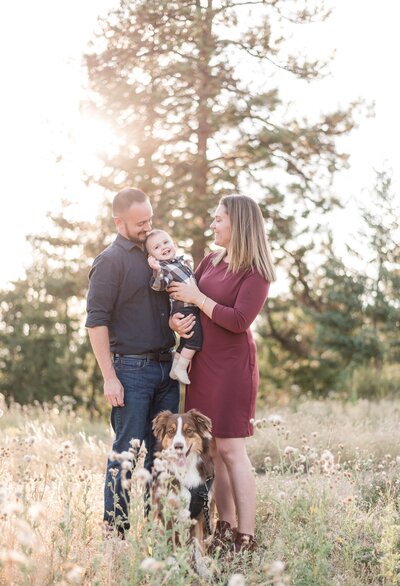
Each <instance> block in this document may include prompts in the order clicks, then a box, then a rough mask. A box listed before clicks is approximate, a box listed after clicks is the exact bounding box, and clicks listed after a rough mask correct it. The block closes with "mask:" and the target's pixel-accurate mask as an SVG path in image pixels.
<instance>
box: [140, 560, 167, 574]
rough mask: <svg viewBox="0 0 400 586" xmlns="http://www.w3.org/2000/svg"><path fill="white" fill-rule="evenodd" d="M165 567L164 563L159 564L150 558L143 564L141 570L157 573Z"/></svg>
mask: <svg viewBox="0 0 400 586" xmlns="http://www.w3.org/2000/svg"><path fill="white" fill-rule="evenodd" d="M163 566H164V564H163V563H162V562H159V561H157V560H155V559H154V558H152V557H148V558H145V559H144V560H143V561H142V562H141V564H140V569H141V570H142V571H143V572H157V571H158V570H161V569H162V567H163Z"/></svg>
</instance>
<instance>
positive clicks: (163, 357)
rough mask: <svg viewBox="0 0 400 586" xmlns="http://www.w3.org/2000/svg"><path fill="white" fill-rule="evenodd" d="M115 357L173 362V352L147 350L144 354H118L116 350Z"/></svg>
mask: <svg viewBox="0 0 400 586" xmlns="http://www.w3.org/2000/svg"><path fill="white" fill-rule="evenodd" d="M113 355H114V358H124V357H125V358H137V359H138V360H156V361H157V362H171V360H172V352H170V351H169V350H167V351H163V352H145V353H144V354H118V353H117V352H114V354H113Z"/></svg>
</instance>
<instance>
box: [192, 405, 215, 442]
mask: <svg viewBox="0 0 400 586" xmlns="http://www.w3.org/2000/svg"><path fill="white" fill-rule="evenodd" d="M188 414H189V415H191V416H192V419H193V421H194V422H195V424H196V427H197V430H198V432H199V433H200V435H203V436H207V435H209V436H211V427H212V423H211V419H210V418H209V417H207V415H203V413H200V411H198V410H197V409H190V411H188Z"/></svg>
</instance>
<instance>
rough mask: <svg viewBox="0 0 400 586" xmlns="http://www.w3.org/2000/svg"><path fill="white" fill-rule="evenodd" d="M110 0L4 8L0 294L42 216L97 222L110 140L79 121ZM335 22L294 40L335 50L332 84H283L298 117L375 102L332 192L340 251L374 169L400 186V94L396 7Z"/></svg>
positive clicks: (354, 7) (27, 256)
mask: <svg viewBox="0 0 400 586" xmlns="http://www.w3.org/2000/svg"><path fill="white" fill-rule="evenodd" d="M113 5H115V0H85V2H82V1H81V0H68V1H67V0H38V1H37V2H32V1H31V0H20V1H19V2H1V3H0V55H1V57H0V60H1V71H2V77H3V84H2V88H3V89H2V92H1V94H0V152H1V159H0V161H1V190H2V194H1V199H0V201H1V208H0V249H1V250H2V254H1V271H0V287H3V286H6V284H7V283H8V282H10V281H12V280H13V279H17V278H21V277H23V275H24V267H26V266H29V264H30V262H31V251H30V247H29V245H28V243H27V240H26V235H27V234H31V233H37V232H39V231H40V230H42V229H45V227H46V214H47V213H48V212H51V211H58V210H59V209H60V206H61V200H62V199H66V200H68V201H72V202H76V205H75V209H76V214H77V217H87V218H89V217H91V216H92V215H93V216H94V215H95V214H96V210H97V207H98V206H99V204H100V202H101V201H102V199H103V193H102V192H100V190H98V189H95V188H92V189H89V188H88V187H87V186H86V185H85V184H84V183H83V182H82V173H83V169H84V168H86V169H87V168H92V169H93V168H94V167H95V166H96V164H98V163H97V160H96V157H95V151H96V148H97V147H98V146H100V147H101V146H106V145H107V141H110V140H111V137H112V129H110V128H108V127H106V126H105V125H104V123H101V122H100V121H99V120H89V119H88V118H85V117H84V116H83V114H81V112H80V109H79V104H80V101H81V100H82V99H83V98H84V90H83V86H84V84H85V75H84V72H83V71H82V67H81V63H82V54H83V52H84V51H85V48H86V46H87V43H88V41H89V40H90V38H91V37H92V33H93V30H94V28H95V25H96V21H97V18H98V15H99V13H102V14H104V13H105V12H106V11H107V9H108V8H110V7H112V6H113ZM330 5H332V7H333V14H332V16H331V17H330V18H329V20H328V21H327V22H325V23H323V24H321V25H319V24H318V25H316V24H312V25H307V27H305V26H303V27H300V28H299V29H297V32H296V35H295V37H294V39H293V43H294V45H295V46H298V47H301V48H303V47H304V49H306V50H307V51H308V52H309V53H311V54H314V55H316V56H321V57H324V56H327V55H329V54H330V53H331V52H332V51H333V50H334V49H336V54H335V59H334V61H333V63H332V64H331V67H330V69H331V76H330V77H329V78H328V79H325V80H323V81H318V82H313V83H312V84H306V83H303V84H300V86H299V84H296V85H294V84H293V81H292V80H291V79H289V76H286V77H285V76H280V77H279V84H280V89H281V90H282V93H283V95H284V96H285V97H286V98H287V99H289V100H291V101H292V102H293V103H294V105H295V107H298V108H299V112H305V113H307V114H309V115H312V114H314V113H317V112H324V111H325V112H326V111H329V110H330V109H333V108H335V107H337V106H346V104H348V103H349V102H351V101H353V100H355V99H357V98H359V97H363V98H364V99H365V100H366V102H367V103H372V102H374V103H375V117H374V118H366V117H365V118H363V119H362V120H361V122H360V128H359V129H358V130H357V131H355V132H353V133H352V135H351V136H350V137H348V138H346V139H343V140H342V143H341V146H342V148H343V149H344V150H345V151H346V152H348V153H349V154H350V168H349V169H348V170H347V171H345V172H342V173H341V174H340V175H339V176H338V177H337V179H336V182H335V186H336V189H337V191H338V193H340V195H341V196H342V198H343V200H344V202H345V204H346V205H345V210H344V211H342V212H338V213H336V214H335V215H334V216H333V217H332V220H331V221H332V222H333V225H334V228H335V229H336V230H337V231H343V240H345V238H346V234H347V233H351V230H352V229H354V226H355V223H356V222H355V220H356V218H355V215H356V214H357V208H356V206H355V201H356V200H360V199H362V198H363V197H366V198H367V197H368V192H369V191H371V190H372V187H373V184H374V176H375V173H374V169H381V168H382V166H383V165H386V166H388V167H389V168H390V169H392V170H393V173H394V178H395V181H396V182H398V181H399V177H400V157H399V154H398V150H399V149H398V144H397V142H398V137H399V136H400V122H399V113H398V110H399V107H400V106H399V104H400V88H399V87H398V84H397V87H396V85H395V79H396V77H397V71H398V56H399V55H400V35H398V22H399V17H400V5H399V2H398V1H397V0H332V1H331V2H330Z"/></svg>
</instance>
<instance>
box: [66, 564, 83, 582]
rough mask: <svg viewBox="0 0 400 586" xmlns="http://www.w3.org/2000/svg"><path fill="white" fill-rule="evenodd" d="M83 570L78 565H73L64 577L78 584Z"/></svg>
mask: <svg viewBox="0 0 400 586" xmlns="http://www.w3.org/2000/svg"><path fill="white" fill-rule="evenodd" d="M84 572H85V570H84V569H83V568H81V567H80V566H74V567H73V568H71V569H70V571H69V572H68V573H67V575H66V578H67V581H68V582H69V583H70V584H80V583H81V581H82V578H83V574H84Z"/></svg>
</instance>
